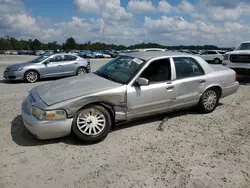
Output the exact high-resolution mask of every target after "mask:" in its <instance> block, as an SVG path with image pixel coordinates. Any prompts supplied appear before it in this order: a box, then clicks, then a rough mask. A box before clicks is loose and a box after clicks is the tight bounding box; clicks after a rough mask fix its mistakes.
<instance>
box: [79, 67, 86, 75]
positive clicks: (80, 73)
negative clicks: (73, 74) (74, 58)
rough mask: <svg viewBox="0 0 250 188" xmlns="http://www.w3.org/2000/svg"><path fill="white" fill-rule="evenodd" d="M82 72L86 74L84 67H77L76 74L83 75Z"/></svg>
mask: <svg viewBox="0 0 250 188" xmlns="http://www.w3.org/2000/svg"><path fill="white" fill-rule="evenodd" d="M83 74H86V70H85V69H84V68H80V69H78V71H77V75H83Z"/></svg>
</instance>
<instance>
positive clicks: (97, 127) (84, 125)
mask: <svg viewBox="0 0 250 188" xmlns="http://www.w3.org/2000/svg"><path fill="white" fill-rule="evenodd" d="M111 126H112V121H111V116H110V114H109V113H108V111H107V110H106V109H105V108H104V107H102V106H98V105H90V106H88V107H85V108H83V109H81V110H79V111H78V112H77V113H76V114H75V117H74V120H73V125H72V132H73V134H74V135H75V136H76V137H78V138H79V139H80V140H82V141H84V142H87V143H95V142H100V141H102V140H104V139H105V138H106V137H107V135H108V134H109V131H110V129H111Z"/></svg>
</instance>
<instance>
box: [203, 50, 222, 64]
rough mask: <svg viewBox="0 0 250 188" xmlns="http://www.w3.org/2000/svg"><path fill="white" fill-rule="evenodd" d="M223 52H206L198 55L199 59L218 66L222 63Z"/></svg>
mask: <svg viewBox="0 0 250 188" xmlns="http://www.w3.org/2000/svg"><path fill="white" fill-rule="evenodd" d="M224 53H225V52H224V51H221V50H206V51H204V52H202V53H200V57H202V58H203V59H204V60H206V61H207V62H208V63H210V62H211V63H215V64H220V63H221V62H222V61H223V54H224Z"/></svg>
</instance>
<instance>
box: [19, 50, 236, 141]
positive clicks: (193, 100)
mask: <svg viewBox="0 0 250 188" xmlns="http://www.w3.org/2000/svg"><path fill="white" fill-rule="evenodd" d="M238 87H239V83H238V81H237V76H236V73H235V71H234V70H232V69H230V68H227V67H223V66H221V65H214V66H212V65H209V64H208V63H207V62H206V61H205V60H204V59H202V58H201V57H199V56H196V55H190V54H187V53H179V52H167V51H166V52H135V53H129V54H126V55H121V56H118V57H117V58H115V59H113V60H111V61H109V62H108V63H106V64H105V65H103V66H102V67H100V68H99V69H98V70H97V71H95V72H93V73H89V74H85V75H83V76H77V77H70V78H65V79H61V80H57V81H53V82H50V83H46V84H43V85H41V86H37V87H35V88H33V89H32V90H31V91H30V92H29V95H28V97H27V99H26V100H25V101H24V103H23V105H22V117H23V122H24V124H25V126H26V128H27V129H28V130H29V131H30V132H31V133H32V134H33V135H35V137H37V138H39V139H51V138H57V137H63V136H66V135H69V134H70V133H71V132H72V133H73V134H74V135H75V136H77V137H78V138H80V139H81V140H83V141H85V142H97V141H101V140H103V139H104V138H105V137H106V136H107V135H108V133H109V132H110V129H111V128H112V127H114V126H116V125H118V123H121V122H127V121H130V120H134V119H137V118H142V117H146V116H151V115H156V114H160V113H165V112H169V111H175V110H180V109H183V108H188V107H192V106H198V107H199V108H200V111H201V112H204V113H210V112H212V111H214V110H215V108H216V106H217V104H218V101H219V99H221V98H223V97H227V96H229V95H232V94H234V93H235V92H236V91H237V90H238ZM200 123H201V124H202V122H200Z"/></svg>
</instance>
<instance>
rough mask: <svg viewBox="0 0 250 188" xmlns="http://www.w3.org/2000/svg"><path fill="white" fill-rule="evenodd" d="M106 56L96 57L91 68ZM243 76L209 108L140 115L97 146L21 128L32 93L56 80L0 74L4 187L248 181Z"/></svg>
mask: <svg viewBox="0 0 250 188" xmlns="http://www.w3.org/2000/svg"><path fill="white" fill-rule="evenodd" d="M9 58H10V59H11V58H12V59H11V60H10V61H7V59H8V58H6V57H5V58H4V61H5V62H7V63H12V62H16V61H17V60H15V58H13V57H9ZM27 58H30V57H27ZM2 59H3V58H0V61H2ZM24 59H25V58H24ZM22 60H23V59H22ZM7 63H6V64H7ZM103 63H104V61H103V60H92V65H93V70H94V69H96V68H98V67H99V66H100V65H101V64H103ZM4 68H5V63H2V64H1V63H0V72H3V70H4ZM239 79H240V82H241V86H240V88H239V91H238V92H237V93H236V94H235V95H233V96H230V97H228V98H225V99H223V100H221V101H220V105H219V106H218V107H217V109H216V110H215V111H214V112H213V113H211V114H206V115H204V114H199V113H197V112H195V111H192V110H188V111H183V112H177V113H171V114H166V115H165V116H161V117H152V118H147V119H144V120H140V121H135V122H132V123H129V124H126V125H124V126H123V127H121V128H119V129H116V130H114V131H113V132H111V133H110V134H109V136H108V137H107V138H106V139H105V140H104V141H103V142H101V143H98V144H95V145H83V144H81V143H80V142H79V141H77V140H76V139H74V137H73V136H69V137H66V138H61V139H55V140H49V141H40V140H37V139H35V138H33V136H32V135H30V134H29V133H28V131H27V130H26V129H25V128H24V126H23V124H22V118H21V116H20V113H21V111H20V107H21V103H22V101H23V100H24V98H25V97H26V95H27V92H28V91H29V90H30V89H31V88H33V87H34V86H36V85H40V84H43V83H45V82H50V81H51V80H46V81H41V82H38V83H35V84H25V83H5V82H4V81H0V96H1V97H0V110H1V113H0V122H1V124H0V125H1V130H0V138H1V143H0V157H1V160H0V188H15V187H18V188H19V187H20V188H33V187H36V188H44V187H49V188H50V187H51V188H52V187H67V188H68V187H69V188H71V187H76V188H77V187H79V188H82V187H86V188H92V187H93V188H98V187H109V188H110V187H111V188H117V187H119V188H123V187H124V188H125V187H126V188H127V187H136V188H137V187H157V188H161V187H170V188H172V187H176V188H182V187H187V188H207V187H209V188H210V187H211V188H217V187H227V188H228V187H230V188H247V187H250V138H249V135H250V126H249V124H250V118H249V114H250V95H249V93H250V85H249V83H250V77H239ZM52 81H53V80H52ZM164 117H167V120H166V121H163V124H162V125H161V122H162V119H163V118H164Z"/></svg>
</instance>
